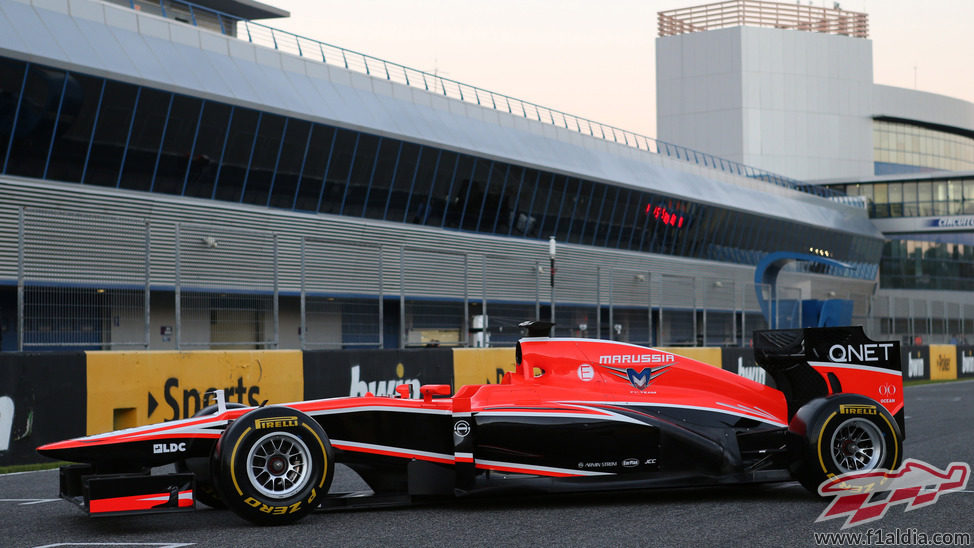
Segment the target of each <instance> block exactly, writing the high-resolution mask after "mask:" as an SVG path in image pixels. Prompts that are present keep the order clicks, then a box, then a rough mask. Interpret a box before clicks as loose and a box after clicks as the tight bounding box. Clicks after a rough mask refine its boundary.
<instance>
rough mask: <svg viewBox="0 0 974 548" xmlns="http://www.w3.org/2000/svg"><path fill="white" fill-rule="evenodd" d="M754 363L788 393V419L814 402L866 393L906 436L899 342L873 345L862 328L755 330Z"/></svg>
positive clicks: (877, 342) (786, 394)
mask: <svg viewBox="0 0 974 548" xmlns="http://www.w3.org/2000/svg"><path fill="white" fill-rule="evenodd" d="M754 361H755V362H757V364H758V365H759V366H761V367H762V368H763V369H764V370H765V371H767V372H768V374H769V375H771V378H772V379H774V382H775V385H776V386H777V388H778V389H779V390H781V391H782V392H783V393H784V395H785V400H786V401H787V402H788V418H789V419H791V417H792V416H793V415H794V414H795V412H796V411H798V409H799V408H800V407H801V406H803V405H805V404H806V403H808V402H809V401H811V400H812V399H814V398H820V397H824V396H828V395H830V394H838V393H840V392H846V393H852V394H861V395H863V396H866V397H868V398H871V399H873V400H876V401H877V402H879V403H880V404H881V405H882V406H883V407H885V408H886V409H887V410H888V411H889V412H890V414H891V415H893V417H895V418H896V422H897V423H899V426H900V431H901V432H903V433H904V436H905V433H906V430H905V425H904V420H903V368H902V365H901V362H900V343H899V342H897V341H874V340H872V339H870V338H869V337H867V336H866V334H865V333H864V332H863V330H862V327H860V326H851V327H810V328H805V329H777V330H767V331H755V332H754Z"/></svg>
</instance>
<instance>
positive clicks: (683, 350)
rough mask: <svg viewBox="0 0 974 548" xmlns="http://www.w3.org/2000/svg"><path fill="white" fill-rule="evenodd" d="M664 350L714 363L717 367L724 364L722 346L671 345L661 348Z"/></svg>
mask: <svg viewBox="0 0 974 548" xmlns="http://www.w3.org/2000/svg"><path fill="white" fill-rule="evenodd" d="M659 350H662V351H664V352H669V353H670V354H676V355H677V356H684V357H687V358H690V359H691V360H697V361H698V362H703V363H705V364H707V365H712V366H714V367H716V368H717V369H720V368H721V367H722V366H723V362H722V361H721V360H722V359H723V355H722V354H721V351H720V348H705V347H693V346H671V347H665V348H660V349H659Z"/></svg>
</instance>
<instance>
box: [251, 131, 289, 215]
mask: <svg viewBox="0 0 974 548" xmlns="http://www.w3.org/2000/svg"><path fill="white" fill-rule="evenodd" d="M284 120H285V118H284V117H283V116H278V115H276V114H267V113H265V114H264V115H263V116H261V120H260V128H259V129H258V130H257V141H256V142H255V143H254V145H253V147H252V150H253V154H252V158H251V159H250V171H249V172H248V174H247V176H246V187H245V188H244V190H243V198H242V199H243V201H244V202H245V203H248V204H256V205H266V204H267V198H268V197H269V196H270V191H271V179H272V178H273V177H274V166H276V165H277V157H278V156H279V155H280V152H281V143H282V142H283V141H282V140H283V138H284Z"/></svg>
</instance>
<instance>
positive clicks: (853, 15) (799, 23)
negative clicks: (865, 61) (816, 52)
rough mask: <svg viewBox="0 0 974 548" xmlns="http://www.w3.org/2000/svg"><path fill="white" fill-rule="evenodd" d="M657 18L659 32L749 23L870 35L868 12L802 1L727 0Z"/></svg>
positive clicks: (677, 31)
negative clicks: (806, 3) (819, 5)
mask: <svg viewBox="0 0 974 548" xmlns="http://www.w3.org/2000/svg"><path fill="white" fill-rule="evenodd" d="M836 6H838V3H836ZM658 22H659V35H660V36H675V35H678V34H687V33H690V32H703V31H708V30H714V29H722V28H727V27H739V26H752V27H767V28H776V29H792V30H803V31H810V32H824V33H828V34H842V35H845V36H853V37H856V38H869V16H868V15H867V14H865V13H861V12H855V11H846V10H843V9H840V8H838V7H836V8H834V9H829V8H825V7H816V6H812V5H808V6H803V5H802V3H801V2H798V3H797V4H784V3H779V2H763V1H760V0H729V1H727V2H717V3H713V4H704V5H701V6H692V7H688V8H680V9H675V10H668V11H661V12H659V14H658Z"/></svg>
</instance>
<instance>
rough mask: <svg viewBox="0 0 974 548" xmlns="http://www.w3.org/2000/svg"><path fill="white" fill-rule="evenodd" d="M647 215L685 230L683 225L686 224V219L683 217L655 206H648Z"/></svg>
mask: <svg viewBox="0 0 974 548" xmlns="http://www.w3.org/2000/svg"><path fill="white" fill-rule="evenodd" d="M646 215H652V217H653V218H654V219H656V220H657V221H659V222H661V223H663V224H665V225H668V226H672V227H676V228H683V223H685V222H686V217H684V216H683V215H681V214H679V213H677V212H675V211H670V210H668V209H667V208H665V207H663V206H658V205H653V204H649V205H647V206H646Z"/></svg>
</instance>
